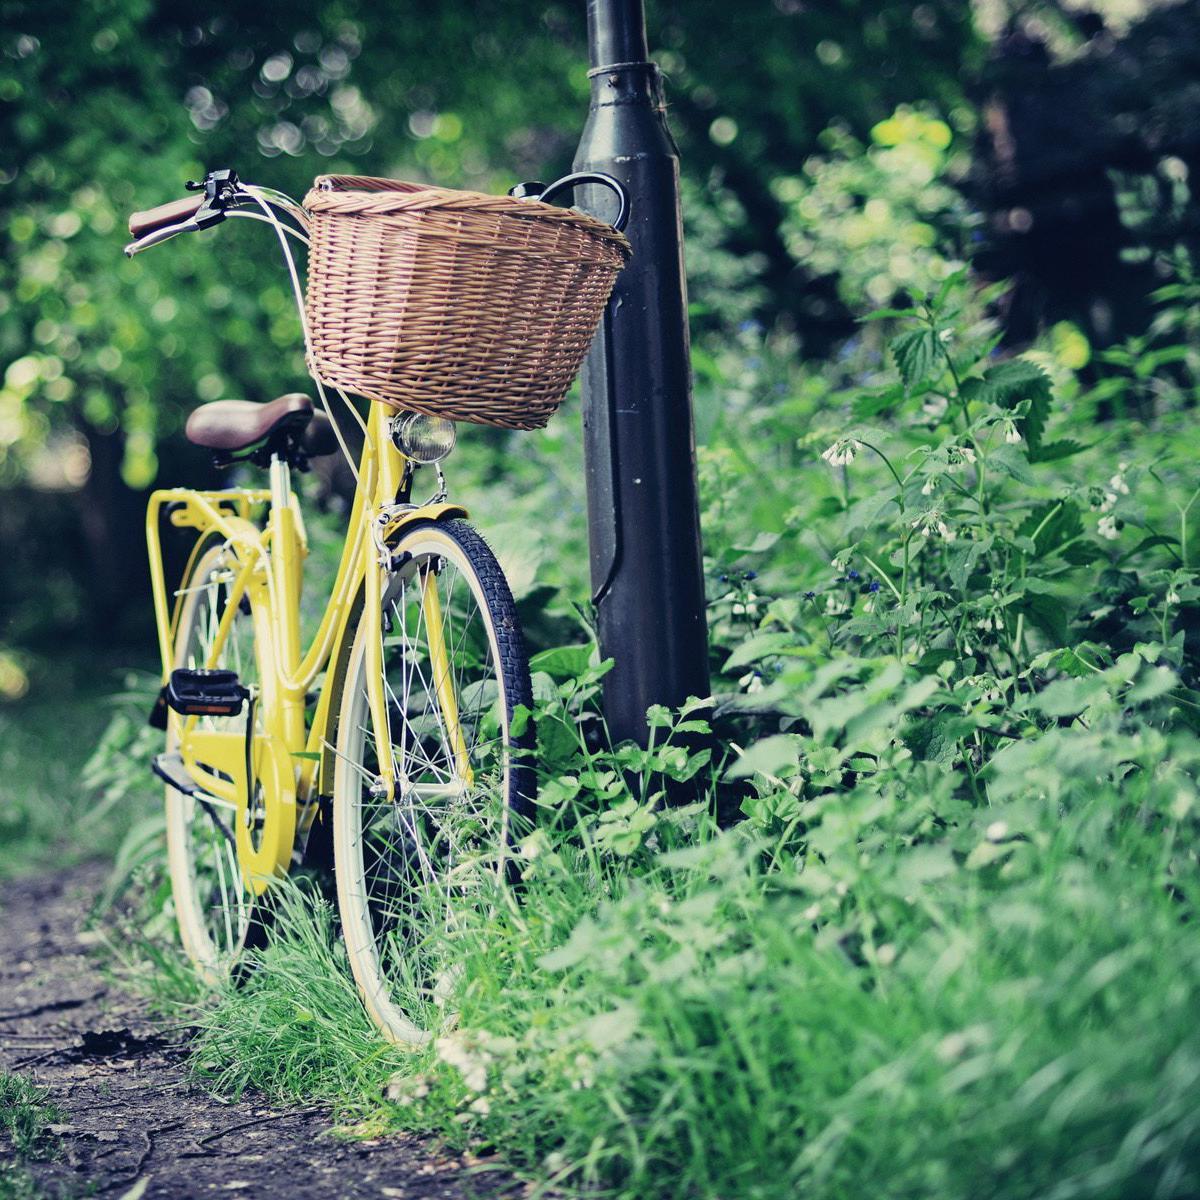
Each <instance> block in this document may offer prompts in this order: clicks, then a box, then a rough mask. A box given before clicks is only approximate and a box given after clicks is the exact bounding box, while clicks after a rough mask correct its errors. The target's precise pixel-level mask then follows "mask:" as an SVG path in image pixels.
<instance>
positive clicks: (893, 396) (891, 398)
mask: <svg viewBox="0 0 1200 1200" xmlns="http://www.w3.org/2000/svg"><path fill="white" fill-rule="evenodd" d="M906 395H908V392H907V389H905V388H902V387H890V388H880V389H878V390H877V391H872V392H862V393H861V394H860V395H858V396H857V397H855V400H854V403H853V404H852V405H851V406H850V411H851V413H852V414H853V416H854V419H855V420H856V421H866V420H868V419H869V418H870V417H876V416H878V415H879V414H880V413H884V412H888V411H890V410H891V409H893V408H895V407H896V405H897V404H899V403H900V402H901V401H902V400H903V399H904V398H905V396H906Z"/></svg>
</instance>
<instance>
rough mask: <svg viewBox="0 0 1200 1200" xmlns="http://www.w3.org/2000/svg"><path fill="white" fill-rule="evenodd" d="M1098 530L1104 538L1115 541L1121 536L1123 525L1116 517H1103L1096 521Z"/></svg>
mask: <svg viewBox="0 0 1200 1200" xmlns="http://www.w3.org/2000/svg"><path fill="white" fill-rule="evenodd" d="M1096 532H1097V533H1098V534H1099V535H1100V536H1101V537H1102V538H1107V539H1108V540H1109V541H1110V542H1115V541H1116V540H1117V538H1119V537H1120V536H1121V527H1120V526H1119V525H1118V524H1117V518H1116V517H1112V516H1108V517H1101V518H1100V520H1099V521H1097V522H1096Z"/></svg>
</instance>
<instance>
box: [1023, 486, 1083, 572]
mask: <svg viewBox="0 0 1200 1200" xmlns="http://www.w3.org/2000/svg"><path fill="white" fill-rule="evenodd" d="M1082 532H1083V517H1082V516H1081V515H1080V512H1079V506H1078V505H1077V504H1076V503H1075V502H1074V501H1073V500H1057V501H1055V500H1048V501H1046V503H1044V504H1039V505H1038V506H1037V507H1036V508H1035V509H1033V511H1032V512H1030V514H1029V516H1027V517H1026V518H1025V520H1024V521H1022V522H1021V524H1020V525H1018V526H1017V536H1018V537H1021V538H1026V539H1029V540H1030V541H1032V542H1033V551H1032V554H1033V557H1034V558H1035V559H1041V558H1045V557H1046V556H1047V555H1048V554H1053V553H1054V551H1055V550H1057V549H1058V548H1059V546H1061V545H1063V543H1064V542H1069V541H1070V540H1071V539H1072V538H1075V537H1078V536H1079V535H1080V534H1081V533H1082ZM1035 533H1036V535H1037V536H1036V537H1034V534H1035Z"/></svg>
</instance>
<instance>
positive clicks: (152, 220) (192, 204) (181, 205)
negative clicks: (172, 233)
mask: <svg viewBox="0 0 1200 1200" xmlns="http://www.w3.org/2000/svg"><path fill="white" fill-rule="evenodd" d="M203 203H204V195H203V193H198V194H196V195H192V196H184V197H183V198H182V199H179V200H171V201H170V202H169V203H167V204H160V205H158V206H157V207H156V208H147V209H146V210H145V211H144V212H135V213H134V214H133V215H132V216H131V217H130V218H129V236H130V237H131V238H134V239H135V240H136V239H138V238H144V237H145V236H146V235H147V234H148V233H155V232H157V231H158V230H159V229H163V228H165V227H166V226H167V225H177V224H179V222H181V221H186V220H187V219H188V217H194V216H195V215H196V213H197V212H199V210H200V205H202V204H203Z"/></svg>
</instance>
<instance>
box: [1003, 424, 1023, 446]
mask: <svg viewBox="0 0 1200 1200" xmlns="http://www.w3.org/2000/svg"><path fill="white" fill-rule="evenodd" d="M1004 440H1005V441H1006V442H1007V443H1008V444H1009V445H1010V446H1015V445H1017V443H1018V442H1020V440H1021V431H1020V430H1019V429H1018V428H1017V423H1016V421H1014V420H1013V419H1012V417H1005V418H1004Z"/></svg>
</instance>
